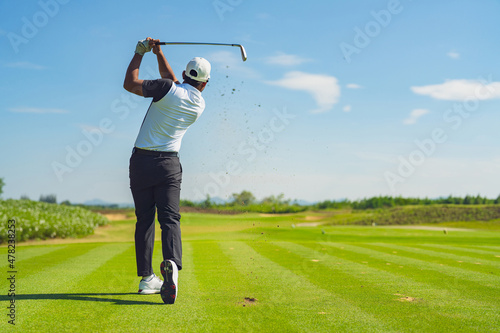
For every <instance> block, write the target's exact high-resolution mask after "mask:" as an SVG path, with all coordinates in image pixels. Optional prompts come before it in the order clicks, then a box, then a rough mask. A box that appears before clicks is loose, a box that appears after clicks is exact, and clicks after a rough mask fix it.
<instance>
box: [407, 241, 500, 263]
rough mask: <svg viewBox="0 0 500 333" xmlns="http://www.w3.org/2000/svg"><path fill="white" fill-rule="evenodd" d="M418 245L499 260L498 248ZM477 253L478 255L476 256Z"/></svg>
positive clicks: (499, 252)
mask: <svg viewBox="0 0 500 333" xmlns="http://www.w3.org/2000/svg"><path fill="white" fill-rule="evenodd" d="M416 246H418V247H422V248H424V247H425V248H438V249H440V250H442V251H448V252H450V253H463V254H464V255H470V256H475V257H482V258H485V259H491V258H495V259H498V260H500V250H498V251H495V250H486V249H481V247H479V246H478V247H469V246H467V247H463V246H451V245H444V244H422V245H416ZM478 255H479V256H478Z"/></svg>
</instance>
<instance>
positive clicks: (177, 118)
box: [134, 79, 205, 152]
mask: <svg viewBox="0 0 500 333" xmlns="http://www.w3.org/2000/svg"><path fill="white" fill-rule="evenodd" d="M142 90H143V95H144V97H153V102H152V103H151V105H150V106H149V109H148V112H147V114H146V117H145V118H144V121H143V122H142V125H141V129H140V130H139V135H138V136H137V139H136V141H135V144H134V146H135V147H137V148H142V149H147V150H154V151H165V152H179V150H180V148H181V141H182V137H183V136H184V134H185V133H186V131H187V129H188V127H189V126H191V125H192V124H193V123H194V122H195V121H196V120H197V119H198V118H199V117H200V115H201V114H202V112H203V110H204V109H205V100H204V99H203V97H202V96H201V91H199V90H198V89H196V88H195V87H193V86H191V85H190V84H187V83H183V84H175V83H174V82H173V81H172V80H169V79H159V80H144V82H143V84H142Z"/></svg>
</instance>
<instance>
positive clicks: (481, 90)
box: [410, 80, 500, 101]
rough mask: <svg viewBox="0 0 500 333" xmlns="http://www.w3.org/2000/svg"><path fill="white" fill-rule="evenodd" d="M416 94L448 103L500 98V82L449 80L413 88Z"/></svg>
mask: <svg viewBox="0 0 500 333" xmlns="http://www.w3.org/2000/svg"><path fill="white" fill-rule="evenodd" d="M410 89H411V90H412V91H413V92H414V93H415V94H419V95H427V96H430V97H432V98H435V99H442V100H448V101H466V100H469V99H478V100H487V99H493V98H500V82H487V81H479V80H448V81H446V82H444V83H441V84H434V85H428V86H420V87H411V88H410Z"/></svg>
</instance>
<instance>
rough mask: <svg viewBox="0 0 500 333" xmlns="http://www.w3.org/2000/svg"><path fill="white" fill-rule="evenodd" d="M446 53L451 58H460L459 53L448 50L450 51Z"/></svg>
mask: <svg viewBox="0 0 500 333" xmlns="http://www.w3.org/2000/svg"><path fill="white" fill-rule="evenodd" d="M446 55H447V56H448V57H450V58H451V59H458V58H460V53H458V52H455V51H450V52H448V53H446Z"/></svg>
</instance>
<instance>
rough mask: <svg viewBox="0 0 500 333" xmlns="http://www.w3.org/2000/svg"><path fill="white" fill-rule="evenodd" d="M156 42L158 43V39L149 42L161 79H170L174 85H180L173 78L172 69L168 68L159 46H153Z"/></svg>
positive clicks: (175, 78) (168, 65)
mask: <svg viewBox="0 0 500 333" xmlns="http://www.w3.org/2000/svg"><path fill="white" fill-rule="evenodd" d="M158 42H160V40H159V39H153V40H152V41H150V45H151V49H152V50H153V53H154V54H156V58H157V59H158V70H159V71H160V75H161V78H162V79H170V80H172V81H174V82H175V83H180V82H179V80H177V77H175V74H174V71H173V70H172V67H170V64H169V63H168V61H167V58H165V55H164V54H163V51H162V50H161V47H160V45H156V44H155V43H158Z"/></svg>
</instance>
